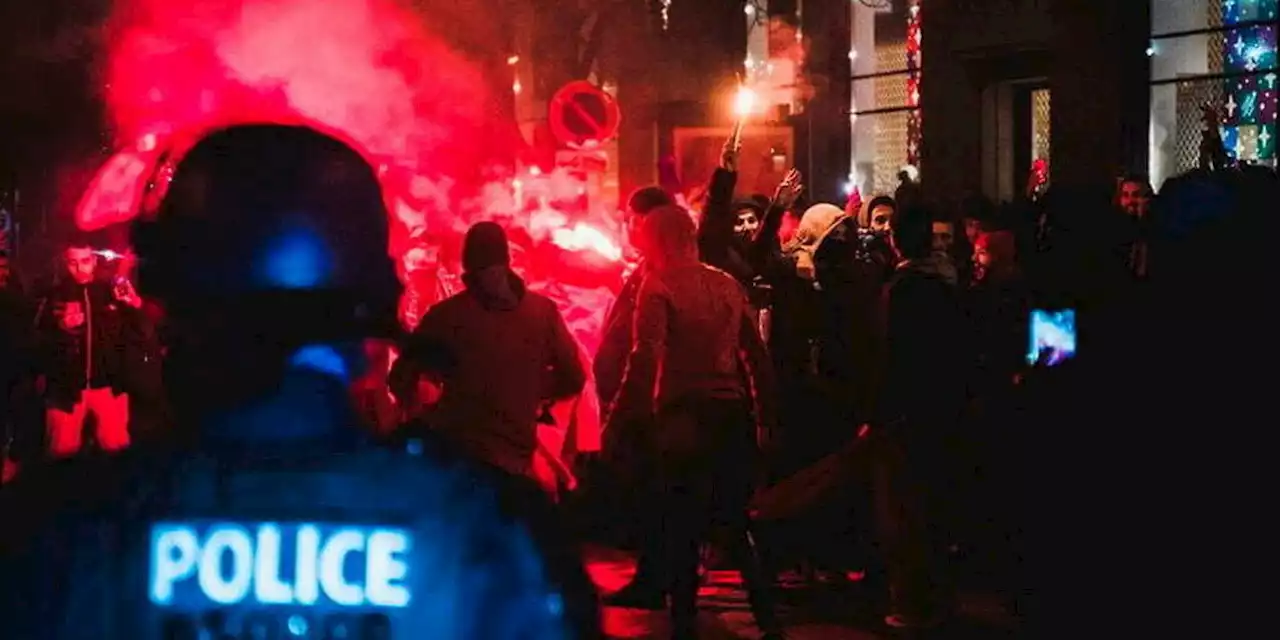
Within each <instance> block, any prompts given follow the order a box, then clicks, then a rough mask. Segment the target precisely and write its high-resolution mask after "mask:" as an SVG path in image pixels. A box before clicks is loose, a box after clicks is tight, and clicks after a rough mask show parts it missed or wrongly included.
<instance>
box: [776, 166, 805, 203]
mask: <svg viewBox="0 0 1280 640" xmlns="http://www.w3.org/2000/svg"><path fill="white" fill-rule="evenodd" d="M803 191H804V177H803V176H801V175H800V172H799V171H798V170H796V169H791V170H790V171H788V172H787V175H786V176H785V177H783V178H782V182H779V183H778V190H777V191H775V192H774V194H773V201H774V202H775V203H777V204H778V205H779V206H781V207H782V208H784V209H790V208H791V206H792V205H794V204H795V203H796V199H797V198H799V197H800V193H801V192H803Z"/></svg>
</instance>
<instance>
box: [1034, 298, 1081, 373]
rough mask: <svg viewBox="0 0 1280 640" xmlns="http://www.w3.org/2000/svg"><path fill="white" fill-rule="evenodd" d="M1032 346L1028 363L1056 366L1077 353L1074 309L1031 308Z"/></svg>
mask: <svg viewBox="0 0 1280 640" xmlns="http://www.w3.org/2000/svg"><path fill="white" fill-rule="evenodd" d="M1030 320H1031V327H1030V329H1031V330H1030V345H1029V348H1028V349H1027V364H1028V365H1031V366H1033V367H1056V366H1058V365H1060V364H1062V363H1064V362H1067V361H1068V360H1071V359H1073V358H1075V355H1076V312H1075V309H1057V310H1046V309H1034V310H1032V311H1031V319H1030Z"/></svg>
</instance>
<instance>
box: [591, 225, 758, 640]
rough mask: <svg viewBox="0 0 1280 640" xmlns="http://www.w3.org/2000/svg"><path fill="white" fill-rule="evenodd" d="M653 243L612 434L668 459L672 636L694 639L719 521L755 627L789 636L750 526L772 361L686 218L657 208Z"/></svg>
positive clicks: (643, 587) (641, 592) (639, 595)
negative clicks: (706, 556) (704, 552)
mask: <svg viewBox="0 0 1280 640" xmlns="http://www.w3.org/2000/svg"><path fill="white" fill-rule="evenodd" d="M644 232H645V238H646V239H645V244H646V246H647V247H648V251H649V258H650V260H651V261H652V267H651V269H650V271H649V273H648V275H646V277H645V279H644V282H643V283H642V284H641V285H640V291H639V294H638V303H637V305H636V312H635V320H634V325H635V330H634V332H633V336H634V337H633V339H632V346H631V350H630V355H629V356H628V358H627V367H626V375H625V377H624V378H623V383H622V389H621V391H620V393H619V394H618V397H617V398H616V400H615V401H614V402H613V403H612V405H611V406H610V408H609V410H608V419H607V421H606V425H607V429H608V430H623V429H628V428H630V429H636V430H637V431H640V430H643V436H642V437H643V439H644V440H645V441H646V442H647V443H648V444H649V446H650V447H651V448H652V450H653V451H655V452H656V453H657V454H658V455H659V459H660V463H659V465H658V470H659V477H660V479H661V483H662V485H663V492H662V493H663V499H662V503H663V508H662V520H663V531H662V533H661V535H662V536H663V537H664V538H665V540H664V542H665V543H666V545H665V546H666V551H667V553H666V557H667V562H668V571H669V572H670V573H669V576H668V578H669V581H668V587H669V589H670V594H671V614H672V622H673V627H674V628H673V636H674V637H676V638H682V639H683V638H693V637H696V632H695V619H696V612H697V591H698V560H699V548H700V545H701V543H702V542H704V541H705V540H706V538H707V536H708V533H709V530H710V525H711V524H712V523H713V522H714V521H716V519H717V517H719V518H720V519H721V522H722V523H723V524H725V525H726V526H728V527H729V528H731V529H732V532H733V539H732V540H730V544H729V545H728V546H729V549H730V551H731V552H732V553H734V554H735V555H736V556H737V558H736V560H737V565H738V566H739V567H740V569H741V571H742V573H743V577H744V580H745V581H746V584H747V588H748V593H749V595H750V600H751V609H752V613H753V614H754V615H755V618H756V623H757V624H758V625H759V627H760V629H761V630H762V631H763V632H764V634H765V637H766V638H775V637H780V636H779V634H780V632H781V628H780V627H779V625H778V621H777V618H776V616H775V612H774V610H773V605H774V603H773V599H772V597H771V593H770V590H771V584H770V582H769V581H768V579H767V578H766V576H765V573H764V569H763V566H762V564H761V561H760V558H759V556H758V553H757V551H756V549H755V544H754V542H753V538H752V536H751V533H750V531H751V522H750V518H749V517H748V515H747V502H748V498H749V496H750V493H751V489H752V481H753V477H752V476H753V473H752V467H753V464H752V462H753V460H754V459H755V458H756V455H755V453H756V452H755V449H756V440H755V434H756V430H757V428H758V425H757V424H755V422H756V420H759V421H760V422H762V423H765V424H764V426H765V427H766V428H768V427H769V426H771V425H770V423H771V422H772V413H773V412H772V408H771V406H770V405H771V403H772V397H773V395H774V393H775V391H774V387H773V379H772V371H771V367H770V365H769V362H768V356H767V354H765V352H764V345H763V343H762V341H761V339H760V336H759V335H758V334H757V333H756V328H755V327H754V326H753V322H752V318H751V313H750V310H749V307H748V302H747V298H746V294H745V291H744V290H743V289H742V287H741V285H740V284H738V283H737V282H735V281H734V280H733V279H732V278H731V277H730V276H729V275H728V274H726V273H724V272H723V271H720V270H718V269H715V268H712V267H708V266H707V265H705V264H702V263H700V262H699V261H698V251H697V244H696V241H695V231H694V226H693V222H692V220H691V219H690V217H689V215H688V213H687V212H685V211H684V210H683V209H681V208H679V207H664V208H661V209H658V210H656V211H654V212H653V213H652V214H651V215H650V216H649V217H648V218H647V219H646V220H645V225H644ZM753 408H754V410H753ZM636 424H639V425H640V427H639V428H636V427H635V426H634V425H636ZM645 577H647V576H638V578H645ZM654 586H655V585H653V584H652V583H649V584H640V583H633V584H632V586H629V587H627V588H626V589H624V590H623V591H622V592H620V593H618V594H616V595H615V597H614V602H615V603H618V604H632V605H643V604H647V603H648V601H650V600H652V599H654V598H653V596H654V595H655V593H654V592H653V591H651V589H653V587H654Z"/></svg>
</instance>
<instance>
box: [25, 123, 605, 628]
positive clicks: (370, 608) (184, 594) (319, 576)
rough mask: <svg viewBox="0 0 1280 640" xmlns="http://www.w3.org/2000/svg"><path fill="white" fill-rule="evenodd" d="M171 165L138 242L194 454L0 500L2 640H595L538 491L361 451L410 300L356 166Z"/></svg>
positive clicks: (71, 465)
mask: <svg viewBox="0 0 1280 640" xmlns="http://www.w3.org/2000/svg"><path fill="white" fill-rule="evenodd" d="M174 162H175V163H177V164H176V168H174V171H173V179H172V183H171V184H169V185H168V193H167V195H165V197H164V199H163V201H162V203H161V204H160V206H159V211H157V212H144V213H143V217H142V219H141V220H139V221H138V222H136V223H135V225H134V229H133V241H134V246H135V249H136V251H137V253H138V255H139V257H140V259H141V261H140V266H141V273H140V277H139V283H140V285H141V287H142V290H143V292H144V293H145V294H147V295H148V296H149V297H153V298H154V299H156V300H157V301H159V302H161V303H163V304H164V305H165V307H166V312H167V315H168V318H169V327H170V330H171V335H172V344H171V351H170V355H169V360H168V361H167V366H166V371H165V373H166V386H167V388H168V390H169V392H170V393H171V397H172V399H173V407H174V411H175V414H176V417H177V423H178V425H179V427H180V429H181V430H182V431H183V433H182V435H183V436H184V437H183V438H181V440H180V441H179V442H175V443H173V444H172V445H169V446H165V447H163V448H161V447H159V446H155V447H151V446H145V445H140V446H135V447H133V448H132V449H131V450H130V451H128V452H126V453H124V454H122V455H120V456H116V457H113V458H108V459H104V460H90V461H85V462H77V461H65V462H62V463H59V464H53V465H51V466H50V467H49V468H46V469H41V470H38V472H36V471H28V472H26V473H24V474H23V475H22V476H20V477H19V480H18V481H17V483H15V484H14V485H13V487H12V488H11V489H7V490H6V492H5V493H4V494H0V500H2V503H0V513H6V514H10V513H23V514H26V517H25V518H23V519H20V520H18V521H16V522H13V523H12V526H10V522H9V521H6V526H5V527H3V528H2V530H0V620H4V624H5V630H4V635H5V638H6V639H8V640H35V639H41V640H65V639H77V640H89V639H90V638H94V639H119V640H161V639H165V640H168V639H170V638H199V637H216V638H228V637H240V638H278V637H285V636H286V635H287V634H292V635H296V634H297V633H298V631H297V630H298V629H299V628H303V629H312V630H314V633H316V634H317V637H328V638H391V637H400V638H420V637H432V638H451V639H458V640H469V639H472V638H549V639H550V638H555V639H559V638H590V637H598V635H599V631H598V627H599V623H598V616H597V613H596V612H597V609H596V607H595V597H594V593H593V592H592V590H591V589H590V586H589V583H588V582H587V581H586V577H585V575H584V572H583V570H582V567H581V563H580V560H579V559H578V558H577V557H576V551H575V550H574V549H573V548H572V547H570V546H569V545H567V544H565V543H564V542H563V541H560V540H558V539H557V536H556V535H555V529H554V527H553V526H552V523H551V519H550V517H549V515H548V513H547V511H546V509H545V503H543V502H540V501H539V498H540V495H539V494H538V492H537V490H536V489H533V490H529V489H528V488H526V487H523V486H520V485H516V484H512V483H508V482H505V481H504V478H502V477H500V474H492V473H488V472H486V471H484V470H482V469H477V468H475V467H474V466H472V465H470V464H468V462H467V461H466V459H465V458H463V457H461V456H458V455H456V454H455V453H453V452H451V451H450V448H449V447H448V445H447V443H443V442H436V441H433V440H429V439H426V438H423V439H420V440H414V441H412V442H409V443H407V446H406V447H404V448H401V449H399V450H397V449H391V448H384V447H381V446H377V445H374V444H372V443H370V442H367V441H366V440H365V437H366V434H367V431H366V430H365V429H363V428H362V427H361V425H359V421H358V417H357V410H356V407H355V406H354V405H353V403H352V401H351V398H350V395H349V393H348V387H349V385H350V383H351V381H352V380H353V379H354V378H355V377H357V376H359V374H360V372H361V369H362V368H363V366H364V354H365V349H364V348H363V343H364V341H365V340H367V339H370V338H377V337H387V336H390V335H391V334H392V333H393V332H394V331H395V315H396V302H397V298H398V296H399V294H400V292H401V287H400V284H399V282H398V281H397V279H396V276H395V271H394V268H393V265H392V261H391V259H390V258H389V257H388V255H387V239H388V230H387V213H386V210H385V208H384V205H383V202H384V200H383V197H382V193H381V189H380V186H379V184H378V181H377V179H376V177H375V174H374V172H373V170H372V169H371V168H370V167H369V166H368V165H367V164H366V163H365V161H364V160H363V159H362V158H361V156H360V155H359V154H358V153H357V152H355V151H354V150H352V149H351V148H350V147H348V146H346V145H344V144H343V143H341V142H339V141H337V140H335V139H333V138H330V137H327V136H325V135H322V134H320V133H318V132H316V131H313V130H311V129H306V128H301V127H284V126H270V125H257V126H240V127H233V128H229V129H225V130H221V131H217V132H214V133H212V134H210V135H208V136H207V137H204V138H203V139H202V140H200V141H199V142H198V143H197V144H196V145H195V146H194V147H193V148H192V149H191V151H190V152H188V153H187V154H186V155H185V156H183V157H181V158H180V159H175V160H174ZM161 170H164V169H161ZM286 558H288V560H285V559H286ZM357 576H358V577H357Z"/></svg>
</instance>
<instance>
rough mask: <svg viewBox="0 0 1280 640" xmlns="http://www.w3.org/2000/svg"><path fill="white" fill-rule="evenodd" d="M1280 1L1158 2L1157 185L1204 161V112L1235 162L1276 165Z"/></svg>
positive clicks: (1154, 21)
mask: <svg viewBox="0 0 1280 640" xmlns="http://www.w3.org/2000/svg"><path fill="white" fill-rule="evenodd" d="M1278 3H1280V0H1152V6H1151V32H1152V37H1151V45H1150V48H1149V49H1148V50H1147V53H1148V55H1150V56H1151V84H1152V86H1151V131H1150V138H1151V140H1150V142H1151V168H1150V172H1151V180H1152V183H1153V184H1154V185H1155V186H1156V187H1159V185H1160V184H1161V183H1163V182H1164V180H1165V179H1166V178H1169V177H1170V176H1175V175H1178V174H1179V173H1182V172H1185V171H1187V170H1190V169H1193V168H1195V167H1196V166H1197V165H1198V164H1199V158H1200V146H1201V140H1202V137H1203V136H1202V130H1203V126H1204V112H1205V107H1206V106H1208V107H1210V108H1211V109H1212V110H1213V111H1214V112H1215V113H1216V115H1217V118H1218V127H1219V131H1220V133H1221V135H1222V141H1223V145H1224V146H1225V147H1226V149H1225V151H1226V153H1227V156H1228V157H1229V158H1232V159H1235V160H1240V161H1243V162H1250V163H1255V164H1264V165H1268V166H1272V167H1274V166H1275V165H1276V146H1275V145H1276V140H1275V137H1276V106H1277V105H1276V72H1277V70H1276V30H1277V5H1278Z"/></svg>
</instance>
